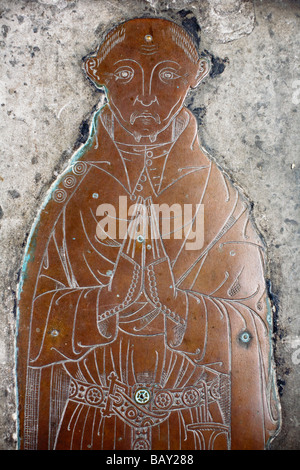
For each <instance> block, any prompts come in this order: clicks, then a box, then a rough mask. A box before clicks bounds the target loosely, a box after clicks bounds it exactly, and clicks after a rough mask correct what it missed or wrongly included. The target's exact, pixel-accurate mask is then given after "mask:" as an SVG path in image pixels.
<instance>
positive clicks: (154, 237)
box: [146, 201, 167, 265]
mask: <svg viewBox="0 0 300 470" xmlns="http://www.w3.org/2000/svg"><path fill="white" fill-rule="evenodd" d="M147 211H148V224H149V232H150V239H149V242H148V244H147V247H148V250H147V252H146V265H148V264H150V263H152V262H153V261H155V260H158V259H160V258H165V257H167V254H166V251H165V247H164V244H163V241H162V237H161V233H160V230H159V223H158V218H157V214H156V211H155V207H154V205H153V204H152V203H151V202H150V201H147ZM148 245H149V246H148ZM150 247H151V248H150Z"/></svg>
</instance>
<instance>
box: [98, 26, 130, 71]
mask: <svg viewBox="0 0 300 470" xmlns="http://www.w3.org/2000/svg"><path fill="white" fill-rule="evenodd" d="M124 39H125V28H124V27H123V26H122V27H121V28H115V29H114V30H113V31H111V32H110V33H108V34H107V36H106V37H105V40H104V43H103V44H102V46H101V47H100V51H99V52H100V55H99V56H98V64H101V62H103V60H104V59H105V57H106V56H107V55H108V54H109V52H110V51H111V50H112V49H113V48H114V47H115V46H116V45H117V44H119V43H120V42H123V41H124Z"/></svg>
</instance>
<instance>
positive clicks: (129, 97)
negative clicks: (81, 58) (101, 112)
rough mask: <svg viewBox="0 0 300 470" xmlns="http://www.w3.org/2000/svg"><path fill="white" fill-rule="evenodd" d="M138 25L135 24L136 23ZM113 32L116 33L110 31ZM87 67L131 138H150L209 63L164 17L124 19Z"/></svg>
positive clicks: (164, 124) (163, 126)
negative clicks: (121, 26)
mask: <svg viewBox="0 0 300 470" xmlns="http://www.w3.org/2000/svg"><path fill="white" fill-rule="evenodd" d="M137 26H138V28H137ZM114 35H115V36H114ZM86 70H87V73H88V74H89V76H90V77H91V78H92V79H93V81H94V82H95V83H96V84H97V85H104V86H105V88H106V93H107V97H108V100H109V103H110V107H111V109H112V111H113V113H114V115H115V117H116V119H117V120H118V121H119V123H120V124H121V126H123V128H124V129H126V130H127V131H128V132H129V133H131V134H132V135H133V136H134V138H135V140H136V141H140V139H141V138H142V137H148V138H149V139H150V141H152V142H154V141H155V140H156V138H157V135H158V134H159V133H160V132H162V131H163V130H164V129H166V128H167V127H168V126H169V124H170V122H171V121H172V120H173V118H174V117H175V116H176V114H177V113H178V112H179V111H180V109H181V108H182V106H183V102H184V99H185V97H186V94H187V92H188V90H189V88H190V87H195V86H197V84H198V83H199V82H200V81H201V80H202V79H203V78H204V76H206V74H207V72H208V64H207V62H206V61H205V60H204V59H201V60H199V58H198V55H197V52H196V49H195V46H194V45H193V44H192V41H191V39H190V38H189V36H188V35H187V33H185V32H184V31H183V30H182V29H181V28H179V27H178V26H177V25H176V29H174V30H173V29H172V23H170V22H168V21H164V20H153V19H152V20H149V19H148V20H144V21H142V22H141V23H139V24H138V25H136V24H135V21H134V20H132V21H129V22H128V23H126V24H125V25H124V27H123V28H122V29H119V30H118V31H117V32H115V33H114V34H113V33H112V34H111V36H110V37H109V38H108V39H107V40H106V41H105V43H104V45H103V46H102V47H101V48H100V49H99V52H98V55H97V57H96V58H90V59H88V60H87V62H86Z"/></svg>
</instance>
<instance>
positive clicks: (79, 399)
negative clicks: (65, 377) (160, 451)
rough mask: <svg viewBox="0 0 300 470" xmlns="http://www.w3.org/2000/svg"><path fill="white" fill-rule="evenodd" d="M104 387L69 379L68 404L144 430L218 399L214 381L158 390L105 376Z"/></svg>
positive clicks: (153, 387) (156, 387)
mask: <svg viewBox="0 0 300 470" xmlns="http://www.w3.org/2000/svg"><path fill="white" fill-rule="evenodd" d="M108 382H109V386H108V387H102V386H99V385H96V384H89V383H86V382H81V381H77V380H74V379H72V380H71V383H70V389H69V400H71V401H73V402H76V403H81V404H85V405H88V406H92V407H96V408H99V409H100V411H101V413H102V416H103V417H110V416H111V415H113V414H116V415H118V416H119V417H120V418H121V419H122V420H123V421H125V422H127V423H128V424H129V425H130V426H133V427H135V428H141V427H148V426H154V425H157V424H160V423H161V422H163V421H165V420H166V419H167V418H168V416H169V415H170V413H171V412H172V411H176V410H177V411H179V410H184V409H190V408H195V407H198V406H204V407H205V408H206V407H207V405H208V403H210V402H213V401H216V400H218V399H219V398H220V393H219V384H218V381H216V380H214V381H213V382H210V383H206V382H205V381H200V382H198V383H197V384H196V385H193V386H188V387H184V388H174V389H167V388H164V389H162V388H160V387H158V386H157V385H153V384H151V385H149V386H146V387H145V386H144V385H141V384H136V385H134V386H129V385H126V384H124V383H123V382H121V381H119V380H118V378H117V376H116V374H115V373H113V372H112V373H111V374H110V375H109V376H108Z"/></svg>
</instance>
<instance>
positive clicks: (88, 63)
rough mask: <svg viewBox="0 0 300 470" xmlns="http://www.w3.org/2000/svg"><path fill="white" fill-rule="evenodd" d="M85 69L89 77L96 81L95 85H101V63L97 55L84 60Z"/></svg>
mask: <svg viewBox="0 0 300 470" xmlns="http://www.w3.org/2000/svg"><path fill="white" fill-rule="evenodd" d="M83 67H84V70H85V72H86V74H87V75H88V77H89V78H90V79H91V80H92V82H94V83H95V85H100V77H99V70H98V67H99V63H98V59H97V57H89V58H88V59H86V60H85V61H84V65H83Z"/></svg>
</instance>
